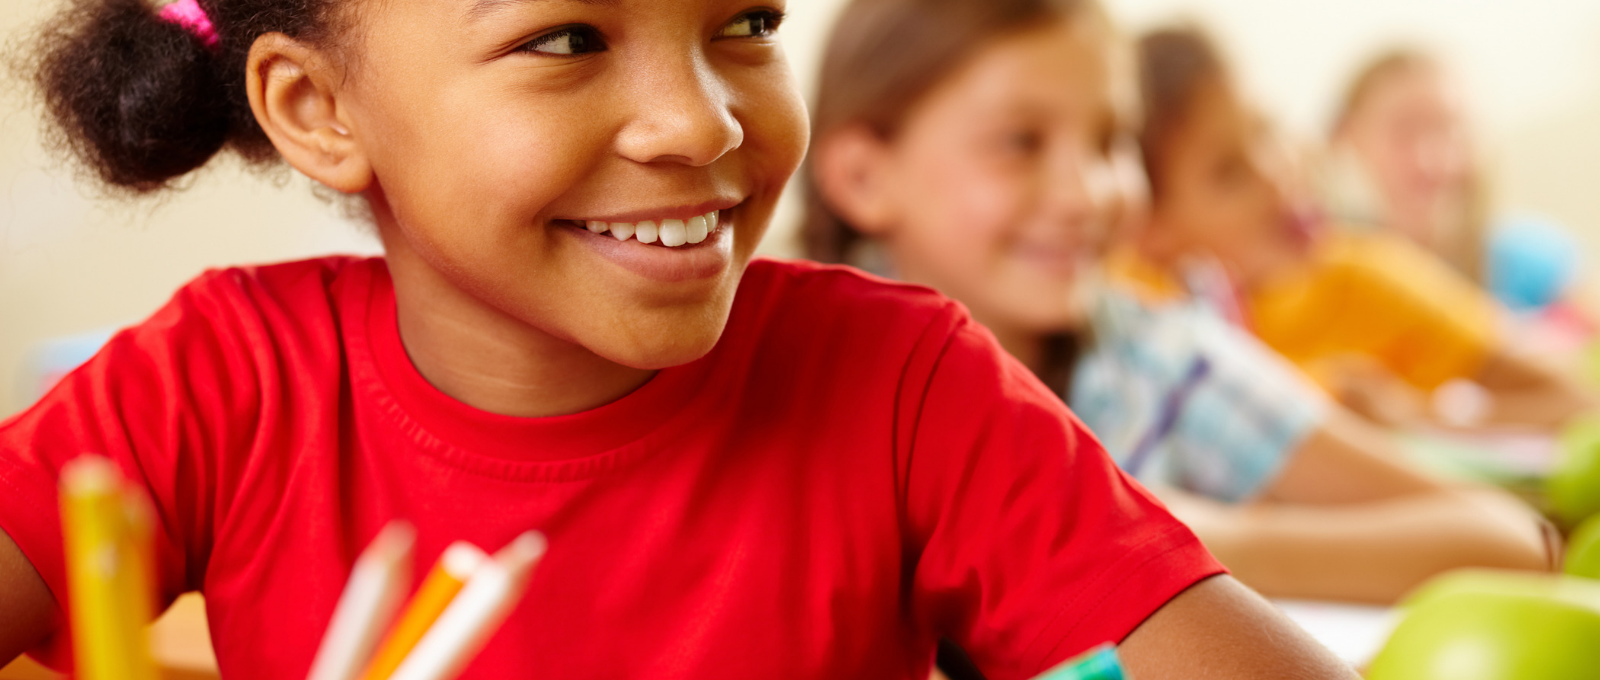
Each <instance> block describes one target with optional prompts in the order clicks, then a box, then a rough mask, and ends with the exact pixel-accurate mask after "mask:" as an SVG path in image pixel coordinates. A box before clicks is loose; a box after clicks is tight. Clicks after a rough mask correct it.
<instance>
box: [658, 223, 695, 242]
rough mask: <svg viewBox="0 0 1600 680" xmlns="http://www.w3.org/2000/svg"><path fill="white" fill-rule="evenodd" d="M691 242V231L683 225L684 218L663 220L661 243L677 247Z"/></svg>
mask: <svg viewBox="0 0 1600 680" xmlns="http://www.w3.org/2000/svg"><path fill="white" fill-rule="evenodd" d="M688 242H689V232H688V231H687V230H686V229H685V228H684V226H683V220H662V221H661V245H664V246H666V247H668V248H676V247H678V246H681V245H683V244H685V243H688Z"/></svg>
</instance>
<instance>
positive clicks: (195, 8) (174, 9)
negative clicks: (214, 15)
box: [161, 0, 217, 49]
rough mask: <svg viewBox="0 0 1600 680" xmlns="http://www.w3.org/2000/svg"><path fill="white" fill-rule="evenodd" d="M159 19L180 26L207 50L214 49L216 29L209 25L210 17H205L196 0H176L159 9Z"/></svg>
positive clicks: (204, 12)
mask: <svg viewBox="0 0 1600 680" xmlns="http://www.w3.org/2000/svg"><path fill="white" fill-rule="evenodd" d="M161 19H162V20H164V21H170V22H172V23H174V24H177V25H179V26H182V27H183V28H184V29H185V30H187V31H189V32H190V33H193V34H194V37H196V38H199V39H200V42H202V43H204V44H205V46H206V47H207V48H211V49H215V48H216V46H217V29H216V27H215V26H212V25H211V17H208V16H206V11H205V10H203V9H201V8H200V3H199V2H197V1H196V0H178V1H177V2H173V3H169V4H167V6H165V7H162V8H161Z"/></svg>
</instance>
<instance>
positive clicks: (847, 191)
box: [811, 124, 899, 237]
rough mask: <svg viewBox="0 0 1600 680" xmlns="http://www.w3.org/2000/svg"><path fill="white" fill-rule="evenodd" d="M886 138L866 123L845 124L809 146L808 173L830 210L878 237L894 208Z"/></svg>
mask: <svg viewBox="0 0 1600 680" xmlns="http://www.w3.org/2000/svg"><path fill="white" fill-rule="evenodd" d="M890 156H891V154H890V149H889V145H888V143H887V142H885V141H884V140H883V139H882V137H880V136H879V135H878V134H877V133H875V132H873V131H872V130H871V129H870V128H868V127H867V126H866V125H862V124H852V125H847V126H844V127H841V128H838V129H835V130H833V131H832V132H829V133H828V134H826V135H823V136H822V138H821V139H819V140H817V142H816V143H815V144H813V145H812V149H811V174H812V181H814V182H816V183H817V192H818V193H819V194H820V195H821V196H822V200H823V202H825V203H827V204H828V207H829V208H831V209H832V210H833V211H834V212H837V213H838V214H839V216H840V217H843V218H844V220H845V221H846V222H848V223H850V225H851V226H853V227H855V228H856V229H857V230H858V231H860V232H862V233H863V234H865V235H867V236H879V237H881V236H884V235H886V233H887V232H888V231H889V230H890V229H891V228H892V227H893V225H894V224H895V222H896V215H897V214H898V212H899V209H898V205H897V203H896V201H895V195H894V192H893V191H892V188H893V187H892V186H891V183H890V181H889V177H891V176H892V173H891V170H892V169H891V168H889V167H888V166H889V164H890V163H891V162H893V159H892V158H891V157H890Z"/></svg>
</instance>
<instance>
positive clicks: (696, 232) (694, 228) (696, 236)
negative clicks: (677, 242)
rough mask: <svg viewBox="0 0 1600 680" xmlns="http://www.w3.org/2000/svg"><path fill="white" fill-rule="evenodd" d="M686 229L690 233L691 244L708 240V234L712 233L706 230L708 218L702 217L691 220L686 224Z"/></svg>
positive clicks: (698, 216)
mask: <svg viewBox="0 0 1600 680" xmlns="http://www.w3.org/2000/svg"><path fill="white" fill-rule="evenodd" d="M713 214H715V213H713ZM684 229H685V230H686V231H687V232H688V239H689V242H690V243H699V242H701V241H704V240H706V234H708V233H709V232H710V230H709V229H707V228H706V218H705V217H704V216H700V215H697V216H695V217H691V218H689V221H688V222H686V223H684Z"/></svg>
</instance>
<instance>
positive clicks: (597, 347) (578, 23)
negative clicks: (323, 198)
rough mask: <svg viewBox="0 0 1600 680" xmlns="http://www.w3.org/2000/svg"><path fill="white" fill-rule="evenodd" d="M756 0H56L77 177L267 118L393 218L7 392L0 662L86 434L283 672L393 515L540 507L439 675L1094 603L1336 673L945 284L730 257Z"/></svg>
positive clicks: (808, 669)
mask: <svg viewBox="0 0 1600 680" xmlns="http://www.w3.org/2000/svg"><path fill="white" fill-rule="evenodd" d="M782 9H783V8H782V3H781V2H779V3H773V4H755V3H747V2H744V1H742V0H683V1H681V2H673V3H662V2H658V1H656V0H613V1H609V2H583V1H578V0H386V1H384V2H364V1H361V0H294V1H292V2H291V1H289V0H200V1H199V2H198V4H197V3H194V2H190V1H188V0H183V2H181V3H180V4H176V5H168V6H166V7H163V8H161V9H160V10H159V14H158V12H157V10H155V9H153V8H151V7H149V6H147V5H145V4H144V3H143V2H142V1H141V0H79V1H78V2H76V3H74V4H73V5H72V6H71V7H70V8H69V9H68V10H67V11H66V12H65V13H63V14H62V15H61V18H60V19H59V20H58V22H57V23H56V24H55V25H54V26H52V27H51V28H50V29H49V30H48V31H47V32H46V33H45V34H44V38H43V42H42V43H41V44H40V45H39V46H38V49H39V50H40V54H41V58H40V70H39V81H40V85H41V86H42V88H43V91H44V93H45V100H46V103H47V104H48V105H49V110H50V112H51V114H52V116H53V118H54V120H55V121H56V122H57V124H58V125H59V126H60V129H61V131H62V133H63V139H65V141H66V144H67V146H68V148H70V149H72V150H73V151H76V152H77V153H78V154H79V155H80V156H81V157H82V158H83V159H84V160H86V161H87V162H88V164H89V166H90V167H92V168H94V169H96V170H97V171H98V172H99V174H100V176H101V177H102V178H103V179H105V180H106V181H108V182H109V183H111V184H113V185H115V186H120V187H126V188H129V189H131V190H134V191H155V190H159V189H161V188H163V187H166V186H169V185H170V184H171V183H172V182H174V181H176V180H178V179H179V178H181V177H183V176H184V175H186V174H187V173H188V172H190V171H191V170H194V169H196V168H198V167H201V166H203V165H204V164H205V163H206V162H207V161H208V159H210V158H211V157H212V156H213V155H215V154H216V153H217V152H218V151H219V150H221V149H231V150H234V151H236V152H238V153H240V154H242V155H244V156H245V157H246V158H248V159H253V160H257V161H261V162H270V161H271V160H273V159H275V158H280V157H281V158H282V159H284V160H285V161H287V162H288V163H289V164H290V165H292V166H293V167H294V168H296V169H297V170H299V171H300V172H303V173H305V174H307V175H309V176H311V177H312V178H314V179H316V180H317V181H319V182H321V183H322V184H324V185H326V186H329V187H332V188H333V189H337V190H338V191H341V192H344V193H347V194H351V195H359V196H360V197H361V198H362V199H363V200H365V202H366V203H367V204H368V205H369V206H370V207H371V211H372V215H373V217H374V221H375V222H376V229H377V231H378V234H379V236H380V237H381V239H382V242H383V245H384V248H385V252H386V256H385V257H384V258H382V259H370V260H356V259H349V258H325V259H319V260H311V261H305V262H293V263H287V264H277V265H269V266H261V267H248V268H237V269H226V270H219V271H214V272H210V273H207V274H205V275H203V276H202V277H200V278H199V279H197V280H196V281H195V282H193V283H192V284H190V285H188V286H187V287H185V288H184V289H183V290H182V291H180V292H179V293H178V294H177V295H176V296H175V297H174V298H173V300H172V301H171V302H170V303H169V304H168V305H167V306H166V307H165V308H164V309H162V310H161V311H160V312H158V313H157V314H156V315H155V316H154V317H152V318H151V319H150V320H148V321H146V322H145V323H143V324H140V325H139V326H136V327H134V328H132V329H129V330H127V331H124V332H122V333H120V334H119V335H117V336H116V337H115V338H114V339H112V340H111V342H110V343H109V344H108V345H107V346H106V347H105V349H104V350H103V351H102V352H101V353H100V354H99V355H97V356H96V357H95V358H94V359H92V360H91V361H90V362H89V363H88V364H86V365H85V366H83V367H82V368H80V369H79V370H77V371H76V372H74V373H73V374H72V375H70V376H69V377H67V378H66V379H65V380H63V381H62V382H61V383H60V384H59V385H58V386H57V387H56V388H55V389H54V390H53V391H51V392H50V393H49V394H48V395H47V396H46V397H45V398H44V399H43V400H42V401H41V402H40V403H39V404H38V405H36V406H35V407H33V408H32V409H30V410H28V411H27V412H25V413H23V414H21V415H19V416H18V417H16V418H13V419H11V420H9V421H7V422H5V423H4V424H0V481H3V486H4V488H5V490H6V491H5V493H4V494H3V495H0V528H3V529H4V531H5V535H6V536H7V537H8V538H7V539H6V540H3V541H0V579H3V581H0V660H5V659H10V658H11V657H13V656H15V655H16V654H17V653H19V652H22V651H24V650H32V651H34V652H36V653H40V654H44V655H47V656H52V658H57V659H59V656H55V655H57V654H59V651H60V650H61V648H62V645H63V644H64V642H65V639H64V637H65V636H64V635H63V634H62V631H63V629H62V627H61V624H60V622H59V616H58V611H59V607H58V605H59V603H60V601H61V598H62V597H64V596H67V595H69V593H66V592H65V591H64V590H63V574H64V569H63V565H62V556H61V549H60V544H61V539H60V535H59V531H58V529H57V526H58V521H57V515H56V511H55V507H56V498H55V487H56V478H57V473H58V470H60V468H61V466H62V464H63V463H64V462H65V461H66V460H67V459H68V458H70V457H72V456H74V455H76V454H77V453H79V452H84V451H94V452H100V453H103V454H106V455H108V456H110V457H111V458H113V459H114V460H116V461H117V462H118V463H119V464H120V465H121V467H122V468H123V470H124V472H125V473H126V474H127V475H128V476H130V477H131V478H133V479H134V480H136V483H137V484H138V485H139V486H141V487H142V488H143V489H144V490H146V491H148V493H149V495H150V496H151V498H152V500H153V501H154V505H155V507H156V509H157V512H158V514H159V518H160V521H159V523H158V526H159V535H158V537H157V539H158V540H157V545H158V553H159V555H158V565H159V568H158V571H159V583H160V588H161V592H160V596H161V597H162V598H163V599H164V600H170V599H171V598H172V597H173V596H174V595H176V594H177V593H179V592H183V591H186V590H200V591H202V592H204V594H205V595H206V603H207V607H208V609H209V614H210V616H209V619H210V625H211V628H212V639H213V641H214V643H215V647H216V652H217V657H218V661H219V663H220V665H221V670H222V673H223V674H224V675H225V676H227V677H230V678H274V679H283V678H294V677H302V676H303V675H304V674H305V671H306V669H307V666H308V665H309V663H310V660H311V655H312V653H313V649H314V647H315V645H316V642H317V640H318V638H319V637H320V634H321V630H322V628H323V627H324V626H325V625H326V623H327V621H328V617H329V614H330V613H331V611H332V609H333V606H334V602H335V600H336V598H337V596H338V593H339V590H340V587H341V585H342V583H343V582H344V579H345V575H346V573H347V572H348V570H349V567H350V564H351V560H352V557H353V556H354V555H355V554H356V552H357V551H358V549H359V547H360V546H363V545H365V544H366V543H367V542H368V541H369V540H371V538H372V536H373V535H374V534H375V533H376V532H377V531H378V529H379V527H381V526H382V525H384V524H385V523H386V522H388V521H389V520H391V519H393V518H405V519H409V520H410V521H411V522H412V523H414V525H415V526H416V528H417V531H418V539H417V546H418V553H419V554H418V557H419V560H421V561H422V565H426V564H428V563H431V561H432V560H433V558H434V557H435V556H436V555H438V553H439V552H440V551H441V550H442V549H443V548H444V547H445V545H446V544H447V543H449V542H451V541H453V540H457V539H465V540H470V541H473V542H475V543H477V544H479V545H483V546H495V545H502V544H504V543H505V541H506V540H508V539H509V538H510V537H512V536H514V535H516V534H518V533H520V532H522V531H524V530H526V529H528V528H538V529H540V530H542V531H544V532H545V533H546V535H547V536H548V537H549V539H550V545H551V550H550V553H549V555H548V557H546V558H545V559H544V561H543V562H542V564H541V565H540V567H539V570H538V573H537V575H536V576H535V577H534V581H533V583H532V585H531V587H530V590H529V592H528V594H527V596H526V599H525V602H524V604H523V605H522V606H521V607H520V608H518V609H517V610H516V611H515V612H514V613H513V614H512V615H511V617H510V618H509V619H508V620H507V622H506V623H505V624H504V626H503V627H502V628H501V629H500V632H499V633H498V635H497V636H496V637H495V638H494V639H493V640H492V641H491V642H490V643H489V645H488V647H487V648H486V649H485V650H484V651H483V652H482V653H481V654H480V655H479V656H478V657H477V658H476V660H475V661H474V662H473V663H472V665H471V666H470V667H469V669H468V671H467V677H475V678H499V677H512V676H516V675H524V674H526V673H528V672H529V669H537V672H538V673H539V674H540V675H541V676H542V677H549V678H643V677H670V678H754V677H761V678H784V677H793V678H915V679H917V680H920V679H921V678H925V677H927V674H928V670H929V664H930V659H931V657H932V649H933V645H934V641H935V640H936V639H937V638H938V637H941V636H943V637H948V638H951V639H953V640H955V641H957V642H959V643H960V644H961V645H962V646H964V647H965V648H966V649H968V650H969V651H972V652H973V655H974V657H975V659H976V660H977V661H978V662H979V664H980V665H981V666H982V667H983V669H984V671H985V672H986V673H987V674H988V675H989V677H992V678H1018V679H1020V678H1026V677H1029V676H1031V675H1033V674H1035V673H1037V672H1039V671H1040V670H1042V669H1045V668H1047V667H1049V666H1050V665H1052V664H1054V663H1056V662H1058V661H1060V660H1061V659H1063V658H1066V657H1067V656H1069V655H1071V654H1074V653H1076V652H1079V651H1081V650H1083V649H1085V648H1087V647H1088V646H1090V645H1093V644H1096V643H1099V642H1102V641H1106V640H1113V641H1122V642H1123V644H1122V650H1123V654H1124V656H1125V658H1126V660H1127V663H1128V665H1129V666H1130V668H1131V670H1132V672H1134V673H1135V674H1138V675H1139V677H1141V678H1146V679H1151V678H1178V677H1185V678H1195V677H1217V678H1221V677H1230V678H1240V677H1243V678H1267V677H1285V676H1297V677H1317V678H1324V677H1326V678H1332V677H1348V676H1349V672H1348V670H1345V669H1341V668H1339V667H1338V666H1337V664H1335V663H1333V662H1331V661H1329V658H1328V656H1327V655H1326V653H1324V652H1322V651H1320V650H1319V649H1318V648H1316V646H1315V645H1314V644H1313V643H1310V642H1308V641H1307V640H1306V638H1305V637H1304V636H1303V635H1302V634H1299V633H1297V632H1295V631H1294V630H1293V629H1292V627H1291V626H1289V625H1287V624H1286V623H1284V621H1283V620H1282V619H1281V618H1280V617H1278V616H1277V615H1275V614H1274V613H1273V612H1272V611H1271V609H1270V607H1269V606H1268V605H1266V604H1264V603H1263V602H1261V601H1260V600H1259V599H1258V598H1257V597H1255V596H1254V595H1253V594H1251V593H1250V592H1249V591H1247V590H1245V589H1243V587H1242V586H1240V585H1238V584H1237V583H1236V582H1235V581H1232V580H1231V579H1230V578H1228V577H1227V576H1225V575H1218V574H1219V572H1220V567H1219V566H1218V565H1217V564H1216V563H1215V561H1214V560H1213V559H1212V558H1211V557H1210V556H1209V555H1208V554H1207V553H1206V552H1205V550H1204V549H1203V548H1202V547H1201V546H1200V544H1199V543H1198V542H1197V541H1196V540H1195V539H1194V538H1193V536H1192V535H1191V534H1190V533H1189V532H1188V531H1187V530H1185V529H1184V528H1183V527H1182V526H1181V525H1180V524H1178V523H1177V522H1176V521H1175V520H1173V519H1172V518H1171V517H1170V516H1169V515H1167V514H1166V512H1165V511H1164V510H1163V509H1162V508H1161V506H1160V505H1159V504H1158V503H1156V502H1155V501H1154V500H1153V499H1152V498H1151V497H1150V496H1148V495H1147V494H1146V493H1145V492H1144V491H1143V490H1142V489H1141V488H1140V487H1139V486H1137V485H1136V484H1135V483H1133V482H1131V481H1130V480H1128V479H1127V478H1125V477H1123V476H1122V475H1121V474H1120V473H1118V472H1117V471H1116V468H1115V467H1114V465H1112V464H1111V463H1110V461H1109V459H1107V458H1106V457H1105V456H1104V454H1103V452H1102V451H1101V450H1100V449H1099V448H1098V446H1097V445H1096V444H1095V442H1094V440H1093V438H1092V437H1090V436H1088V434H1087V433H1086V432H1084V431H1083V430H1082V428H1081V427H1080V426H1079V425H1078V424H1077V422H1076V421H1075V420H1074V419H1072V418H1071V416H1070V415H1069V414H1068V413H1067V411H1066V410H1065V409H1064V408H1063V407H1062V406H1061V404H1060V403H1059V402H1057V401H1055V400H1054V398H1053V396H1052V395H1050V394H1049V392H1047V391H1046V390H1044V389H1043V388H1042V387H1040V386H1039V385H1038V383H1037V382H1036V381H1035V380H1034V379H1033V377H1032V376H1031V375H1029V374H1028V373H1027V372H1026V371H1025V370H1023V369H1021V368H1019V367H1018V366H1016V365H1015V364H1014V363H1013V362H1011V361H1010V360H1009V359H1008V358H1007V357H1006V355H1005V354H1004V352H1003V351H1002V350H1000V349H999V347H998V346H997V345H996V344H995V342H994V340H993V338H992V337H990V336H989V335H988V334H986V333H984V332H983V331H982V330H981V329H979V328H978V327H977V326H976V325H974V324H973V323H972V322H971V321H970V320H969V319H968V318H967V317H966V315H965V313H964V312H962V311H961V309H960V308H959V307H958V306H957V305H954V304H952V303H949V302H948V301H946V300H944V299H942V298H940V297H938V296H937V295H935V294H933V293H931V292H927V291H924V290H920V289H916V288H912V287H906V286H896V285H890V284H886V283H882V282H878V281H875V280H871V279H869V278H866V277H863V276H860V275H858V274H856V273H853V272H851V271H849V270H845V269H837V268H826V267H818V266H811V265H804V264H790V263H778V262H756V263H751V262H750V261H749V260H750V256H751V252H752V251H753V249H754V248H755V245H756V243H757V242H758V241H759V240H760V238H761V235H762V233H763V231H764V230H765V229H766V225H767V220H768V219H769V217H770V215H771V212H772V208H773V204H774V202H775V200H776V199H777V197H778V194H779V191H780V190H781V189H782V187H783V185H784V183H785V181H786V180H787V179H788V177H789V175H790V174H791V173H792V172H793V170H794V169H795V167H796V165H797V164H798V162H799V160H800V157H801V154H802V151H803V150H804V149H805V146H806V126H805V119H804V109H803V107H802V105H801V103H800V98H799V96H798V95H797V94H796V92H795V88H794V85H793V82H792V80H791V77H790V75H789V72H788V68H787V66H786V64H785V62H784V60H783V56H782V54H781V51H780V49H779V46H778V43H777V40H776V37H775V35H774V31H775V30H776V28H777V27H778V25H779V23H780V22H781V20H782V16H783V15H782ZM867 336H870V337H872V339H873V342H871V343H859V342H852V340H854V339H856V338H860V337H867ZM423 571H424V570H423V569H418V570H417V573H419V574H420V573H422V572H423Z"/></svg>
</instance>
